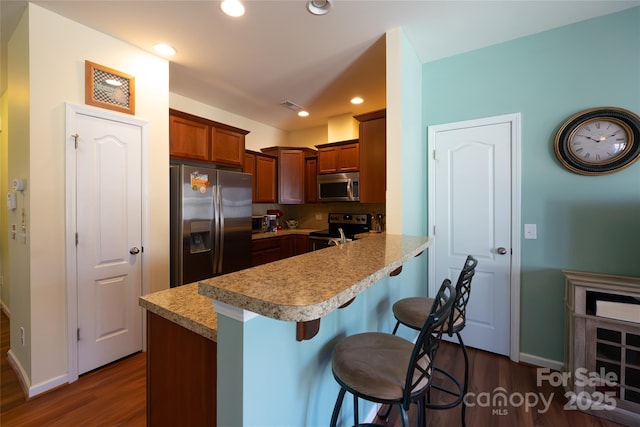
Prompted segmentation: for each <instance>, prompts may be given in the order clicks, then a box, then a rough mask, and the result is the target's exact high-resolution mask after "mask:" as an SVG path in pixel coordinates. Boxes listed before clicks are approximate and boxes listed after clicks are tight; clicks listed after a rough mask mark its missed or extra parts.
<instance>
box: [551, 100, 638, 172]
mask: <svg viewBox="0 0 640 427" xmlns="http://www.w3.org/2000/svg"><path fill="white" fill-rule="evenodd" d="M554 148H555V152H556V156H557V157H558V160H560V162H561V163H562V164H563V165H564V166H565V167H566V168H567V169H569V170H571V171H572V172H575V173H578V174H581V175H605V174H610V173H614V172H617V171H620V170H622V169H624V168H627V167H629V166H631V164H633V162H635V161H636V160H638V157H639V155H640V117H638V115H637V114H635V113H633V112H631V111H628V110H625V109H623V108H617V107H599V108H591V109H588V110H584V111H580V112H579V113H577V114H574V115H573V116H571V117H569V118H568V119H567V120H566V121H565V122H564V123H563V124H562V125H561V126H560V128H559V129H558V132H557V133H556V136H555V141H554Z"/></svg>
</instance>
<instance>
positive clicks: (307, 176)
mask: <svg viewBox="0 0 640 427" xmlns="http://www.w3.org/2000/svg"><path fill="white" fill-rule="evenodd" d="M317 201H318V157H315V156H314V157H307V158H306V159H305V170H304V202H305V203H316V202H317Z"/></svg>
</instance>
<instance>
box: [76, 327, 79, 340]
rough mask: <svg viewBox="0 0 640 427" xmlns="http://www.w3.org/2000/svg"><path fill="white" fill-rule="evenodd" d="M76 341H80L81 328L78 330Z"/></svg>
mask: <svg viewBox="0 0 640 427" xmlns="http://www.w3.org/2000/svg"><path fill="white" fill-rule="evenodd" d="M76 341H80V328H78V329H77V330H76Z"/></svg>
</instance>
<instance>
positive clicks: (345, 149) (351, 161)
mask: <svg viewBox="0 0 640 427" xmlns="http://www.w3.org/2000/svg"><path fill="white" fill-rule="evenodd" d="M359 147H360V144H348V145H342V146H340V147H337V148H338V155H337V165H336V169H337V170H338V172H357V171H358V170H359V168H360V150H359Z"/></svg>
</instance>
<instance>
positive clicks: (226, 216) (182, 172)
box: [169, 164, 251, 287]
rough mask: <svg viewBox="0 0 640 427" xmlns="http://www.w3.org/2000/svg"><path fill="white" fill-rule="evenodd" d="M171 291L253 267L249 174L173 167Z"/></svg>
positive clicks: (186, 165) (180, 165)
mask: <svg viewBox="0 0 640 427" xmlns="http://www.w3.org/2000/svg"><path fill="white" fill-rule="evenodd" d="M169 170H170V177H171V189H170V191H171V287H176V286H180V285H184V284H187V283H192V282H196V281H198V280H202V279H207V278H209V277H212V276H216V275H220V274H225V273H231V272H233V271H237V270H242V269H243V268H248V267H250V266H251V174H247V173H242V172H234V171H227V170H219V169H213V168H208V167H201V166H194V165H188V164H171V165H170V169H169Z"/></svg>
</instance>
